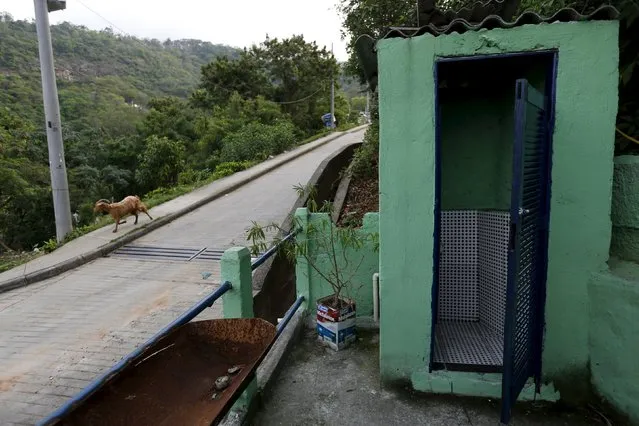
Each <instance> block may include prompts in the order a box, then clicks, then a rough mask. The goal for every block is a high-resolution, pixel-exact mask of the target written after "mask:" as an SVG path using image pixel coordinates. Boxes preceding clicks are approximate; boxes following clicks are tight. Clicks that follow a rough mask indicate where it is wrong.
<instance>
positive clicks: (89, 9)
mask: <svg viewBox="0 0 639 426" xmlns="http://www.w3.org/2000/svg"><path fill="white" fill-rule="evenodd" d="M77 2H78V3H80V4H81V5H82V6H84V7H85V8H86V9H87V10H88V11H89V12H92V13H94V14H95V15H96V16H98V17H99V18H101V19H102V20H103V21H105V22H106V23H107V24H109V25H111V26H112V27H113V28H115V29H116V30H118V31H120V32H121V33H123V34H124V35H126V36H129V37H132V36H131V34H129V33H127V32H126V31H124V30H123V29H122V28H119V27H118V26H117V25H115V24H114V23H113V22H111V21H109V20H108V19H107V18H105V17H104V16H102V15H100V14H99V13H98V12H96V11H95V10H93V9H91V8H90V7H89V6H87V5H86V4H85V3H84V2H83V1H82V0H77Z"/></svg>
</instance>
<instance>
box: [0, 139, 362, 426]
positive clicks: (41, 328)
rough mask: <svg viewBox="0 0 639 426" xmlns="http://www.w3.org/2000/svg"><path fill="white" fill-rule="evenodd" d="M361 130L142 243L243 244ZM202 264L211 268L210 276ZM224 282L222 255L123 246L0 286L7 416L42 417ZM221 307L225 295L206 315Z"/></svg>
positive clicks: (0, 402) (2, 411) (3, 417)
mask: <svg viewBox="0 0 639 426" xmlns="http://www.w3.org/2000/svg"><path fill="white" fill-rule="evenodd" d="M362 136H363V131H359V132H356V133H353V134H347V135H345V136H343V137H341V138H339V139H336V140H335V141H333V142H330V143H328V144H327V145H325V146H322V147H320V148H318V149H317V150H315V151H312V152H310V153H309V154H306V155H305V156H303V157H300V158H298V159H296V160H294V161H292V162H290V163H288V164H286V165H284V166H282V167H280V168H279V169H276V170H274V171H273V172H271V173H268V174H266V175H264V176H262V177H261V178H258V179H257V180H255V181H254V182H252V183H249V184H248V185H245V186H243V187H241V188H240V189H238V190H237V191H235V192H232V193H230V194H228V195H226V196H224V197H222V198H220V199H218V200H215V201H213V202H211V203H210V204H207V205H206V206H204V207H202V208H200V209H198V210H195V211H194V212H192V213H190V214H188V215H185V216H184V217H182V218H180V219H177V220H176V221H174V222H172V223H170V224H169V225H167V226H165V227H163V228H160V229H158V230H156V231H153V232H151V233H149V234H147V235H146V236H145V237H143V238H141V239H140V240H138V241H136V242H135V245H141V246H154V247H164V248H167V247H169V248H171V249H176V248H182V249H185V248H186V249H194V250H199V249H202V248H204V247H208V249H209V250H212V251H216V250H223V249H226V248H228V247H230V246H231V245H234V244H241V245H244V232H245V230H246V228H247V227H248V226H250V221H251V220H258V221H260V222H270V221H282V220H283V219H284V218H285V215H286V214H287V213H288V212H289V210H290V209H291V206H292V205H293V203H294V202H295V200H296V199H297V196H296V194H295V191H294V190H293V189H292V187H293V185H295V184H297V183H305V182H307V181H308V179H309V178H310V177H311V175H312V174H313V173H314V171H315V169H316V168H317V166H318V165H319V163H320V162H321V161H322V160H323V159H324V158H326V157H327V156H329V155H330V154H331V153H333V152H335V151H336V150H338V149H340V148H341V147H343V146H345V145H348V144H351V143H353V142H356V141H359V140H361V138H362ZM158 254H159V253H158ZM212 256H213V257H215V255H214V254H213V255H212ZM202 272H211V273H212V275H211V276H210V277H209V278H208V279H207V280H203V279H202V275H201V274H202ZM218 285H219V263H218V262H217V261H215V260H200V261H192V262H186V261H184V260H168V259H166V258H158V259H157V260H147V259H140V258H136V257H131V256H126V255H117V254H114V255H112V256H110V257H107V258H101V259H99V260H96V261H94V262H91V263H88V264H86V265H84V266H82V267H80V268H77V269H75V270H72V271H69V272H67V273H65V274H63V275H59V276H57V277H55V278H52V279H50V280H47V281H42V282H40V283H37V284H33V285H30V286H28V287H24V288H20V289H17V290H14V291H11V292H7V293H3V294H0V424H1V425H3V426H4V425H10V424H20V425H32V424H34V423H35V422H37V421H38V420H39V419H41V418H42V417H43V416H45V415H46V414H48V413H49V412H51V411H52V410H53V409H55V408H56V407H58V406H59V405H60V404H62V403H63V402H64V401H65V400H66V399H68V398H69V397H71V396H72V395H74V394H75V393H77V392H78V391H80V390H81V389H82V388H84V387H85V386H86V385H87V384H88V383H89V382H90V381H91V380H92V379H93V378H94V377H95V376H97V375H98V374H100V373H101V372H102V371H104V370H105V369H108V368H109V367H111V366H112V365H113V364H114V363H115V362H117V361H118V360H119V359H120V358H121V357H122V356H124V355H126V354H127V353H129V352H130V351H131V350H132V349H133V348H134V347H135V346H137V345H138V344H140V343H142V342H144V341H145V340H146V339H148V338H149V337H150V336H151V335H152V334H153V333H155V332H157V331H158V330H159V329H160V328H162V327H163V326H164V325H166V324H167V323H169V322H170V321H172V320H173V319H175V318H176V317H177V316H178V315H179V314H181V313H182V312H184V311H185V310H186V309H188V308H189V307H190V306H191V305H193V303H194V302H196V301H197V300H199V299H200V298H202V297H203V296H204V295H205V294H208V293H210V292H211V291H213V290H214V289H215V288H217V286H218ZM220 316H221V303H220V302H216V304H215V305H214V306H213V308H211V309H209V310H207V311H205V312H204V313H203V314H202V315H201V316H200V317H198V319H207V318H218V317H220Z"/></svg>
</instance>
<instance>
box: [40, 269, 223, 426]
mask: <svg viewBox="0 0 639 426" xmlns="http://www.w3.org/2000/svg"><path fill="white" fill-rule="evenodd" d="M232 287H233V286H232V285H231V283H230V282H228V281H226V282H224V283H223V284H222V285H221V286H220V288H218V289H217V290H215V291H214V292H213V293H211V294H210V295H208V296H206V297H205V298H204V299H202V300H200V301H199V302H198V303H197V304H196V305H194V306H193V307H192V308H191V309H189V310H188V311H186V312H185V313H184V314H182V315H181V316H180V317H178V318H177V319H176V320H175V321H173V322H172V323H170V324H169V325H167V326H166V327H164V328H163V329H162V330H160V331H159V332H157V333H156V334H155V335H154V336H153V337H151V338H150V339H149V340H147V341H146V343H144V344H143V345H142V346H140V347H139V348H137V349H136V350H134V351H133V352H131V353H130V354H128V355H127V356H126V357H124V358H122V360H120V362H118V363H117V364H115V365H114V366H113V367H111V369H109V371H107V372H106V373H104V374H102V375H101V376H100V377H98V378H97V379H95V380H94V381H92V382H91V383H89V385H88V386H87V387H85V388H84V389H82V390H81V391H80V392H79V393H78V394H76V395H75V396H74V397H73V398H71V399H70V400H68V401H67V402H66V403H65V404H64V405H62V406H61V407H60V408H58V409H57V410H55V411H54V412H53V413H51V414H50V415H49V416H48V417H46V418H45V419H44V420H42V421H40V422H39V423H38V426H44V425H48V424H52V423H53V422H55V421H57V420H60V419H61V417H62V416H63V415H65V414H67V413H69V412H70V411H71V410H73V409H74V408H75V407H76V406H77V405H78V404H80V403H81V402H82V401H84V400H85V399H87V398H88V397H89V396H91V395H92V394H93V393H94V392H95V391H96V390H98V388H100V386H102V385H103V384H105V383H106V382H108V381H109V380H110V379H111V378H113V377H114V376H115V375H116V374H118V373H120V372H121V371H122V370H124V368H125V367H127V366H128V365H130V364H132V363H134V362H136V361H137V360H138V359H139V358H140V357H141V355H143V354H144V352H145V351H146V350H147V349H148V348H149V347H151V346H152V345H154V344H155V343H157V342H158V341H159V340H160V339H162V338H163V337H165V336H166V335H168V334H169V333H170V332H172V331H173V330H175V329H176V328H178V327H180V326H182V325H184V324H186V323H188V322H189V321H191V320H192V319H193V318H195V317H196V316H198V315H199V314H200V313H201V312H202V311H203V310H204V309H206V308H210V307H211V306H212V305H213V303H214V302H215V301H216V300H217V299H219V298H220V297H221V296H222V295H223V294H224V293H226V292H227V291H229V290H230V289H231V288H232Z"/></svg>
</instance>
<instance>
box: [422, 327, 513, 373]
mask: <svg viewBox="0 0 639 426" xmlns="http://www.w3.org/2000/svg"><path fill="white" fill-rule="evenodd" d="M503 357H504V337H503V335H501V334H500V333H499V332H497V331H495V330H494V329H493V328H490V327H488V326H487V325H485V324H484V323H482V322H480V321H477V322H468V321H441V322H438V323H437V325H436V326H435V356H434V358H433V361H434V362H436V363H439V364H444V365H445V366H446V365H450V364H457V365H463V366H467V367H469V368H472V367H494V368H502V367H503V363H504V362H503Z"/></svg>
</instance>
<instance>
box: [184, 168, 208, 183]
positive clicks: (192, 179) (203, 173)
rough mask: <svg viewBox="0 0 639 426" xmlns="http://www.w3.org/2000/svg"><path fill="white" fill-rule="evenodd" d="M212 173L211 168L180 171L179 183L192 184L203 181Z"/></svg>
mask: <svg viewBox="0 0 639 426" xmlns="http://www.w3.org/2000/svg"><path fill="white" fill-rule="evenodd" d="M210 175H211V171H210V170H209V169H204V170H193V169H187V170H185V171H183V172H180V174H179V175H178V185H191V184H194V183H197V182H202V181H204V180H206V179H208V177H209V176H210Z"/></svg>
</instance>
